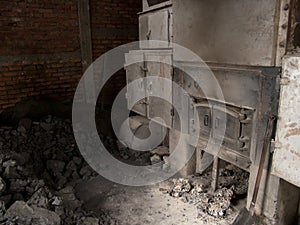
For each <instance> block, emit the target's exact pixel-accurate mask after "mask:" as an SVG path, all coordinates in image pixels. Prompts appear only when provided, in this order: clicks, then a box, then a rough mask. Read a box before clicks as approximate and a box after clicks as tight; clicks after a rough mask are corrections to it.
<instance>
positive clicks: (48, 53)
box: [0, 0, 141, 112]
mask: <svg viewBox="0 0 300 225" xmlns="http://www.w3.org/2000/svg"><path fill="white" fill-rule="evenodd" d="M140 2H141V1H140V0H126V1H124V0H101V1H98V0H91V1H90V8H91V28H92V46H93V56H94V59H95V58H96V57H98V56H100V55H101V54H103V53H104V52H105V51H107V50H109V49H111V48H113V47H115V46H118V45H120V44H124V43H127V42H129V41H133V40H136V39H137V36H138V35H137V31H138V26H137V20H138V19H137V12H138V11H140V7H141V6H140V4H141V3H140ZM0 4H1V10H0V14H1V15H0V32H1V35H0V112H1V111H2V110H3V109H5V108H8V107H10V106H13V105H14V104H15V103H17V102H18V101H20V100H22V99H24V98H27V97H31V96H41V95H43V96H44V95H46V96H49V97H52V98H55V99H59V100H63V99H68V98H71V97H72V96H73V94H74V91H75V88H76V86H77V83H78V81H79V79H80V77H81V76H82V64H81V52H80V40H79V21H78V5H77V4H78V1H77V0H25V1H20V0H0ZM124 80H125V78H124V77H122V76H121V77H120V76H119V78H117V79H115V81H114V82H116V83H120V84H122V82H124ZM111 87H114V89H113V90H112V91H110V90H109V89H108V90H107V92H108V93H110V94H111V95H113V94H114V93H115V89H116V88H115V85H111Z"/></svg>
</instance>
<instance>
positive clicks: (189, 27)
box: [126, 0, 299, 217]
mask: <svg viewBox="0 0 300 225" xmlns="http://www.w3.org/2000/svg"><path fill="white" fill-rule="evenodd" d="M297 3H298V1H290V0H276V1H274V0H251V1H243V0H229V1H224V0H214V1H202V0H184V1H183V0H173V1H162V0H160V1H159V0H156V1H154V0H143V11H142V12H141V13H140V14H139V33H140V40H162V41H165V42H164V44H158V45H156V44H155V43H150V44H147V43H142V44H141V46H140V49H139V50H135V51H131V52H129V53H128V54H127V55H126V60H127V62H130V61H131V59H132V58H135V59H136V58H140V59H141V61H142V62H141V63H139V64H133V65H129V66H127V67H126V72H127V82H128V83H130V82H131V81H133V80H135V79H138V78H144V77H148V76H160V77H165V78H168V79H171V80H172V81H174V82H176V83H177V84H178V85H180V86H181V87H183V88H184V89H185V90H186V91H187V93H188V94H189V96H190V97H192V101H190V100H188V99H182V98H181V99H178V98H176V96H177V95H176V93H174V90H173V91H172V90H170V95H172V97H171V98H172V101H173V102H174V101H182V102H184V103H185V104H186V107H187V110H188V116H189V118H188V121H192V120H193V117H194V115H198V116H199V122H200V138H199V142H198V145H197V150H196V154H195V156H194V157H193V158H192V159H191V160H190V162H189V164H188V165H187V166H186V168H185V169H184V171H183V172H185V173H187V174H189V173H193V172H201V167H202V165H201V163H202V160H201V158H202V157H203V151H204V150H205V146H206V145H207V141H208V139H209V138H213V139H214V138H215V139H218V129H219V128H220V127H222V126H225V125H226V130H225V135H224V139H223V142H222V146H221V150H220V151H219V152H218V154H217V155H215V154H214V152H209V150H207V149H206V151H208V153H210V154H213V155H214V158H215V160H214V168H215V169H217V168H218V159H222V160H224V161H226V162H229V163H231V164H234V165H236V166H238V167H240V168H242V169H244V170H246V171H248V172H250V182H249V191H248V193H251V192H252V190H253V182H251V181H253V179H254V177H255V176H256V171H257V165H258V163H257V162H258V161H259V159H260V153H261V151H262V146H263V141H264V135H265V130H266V126H267V115H268V114H270V113H272V114H277V110H278V97H279V90H280V78H281V72H282V71H281V70H282V69H281V68H282V58H283V56H284V55H286V54H287V52H289V51H292V50H293V49H294V47H295V45H296V44H295V43H296V41H295V38H296V35H295V29H296V26H295V23H296V21H295V16H293V15H294V14H295V12H294V10H292V9H293V8H295V7H292V6H293V4H294V5H295V4H297ZM298 39H299V37H298ZM173 43H176V44H178V45H181V46H184V47H186V48H188V49H190V50H192V51H193V52H194V53H196V54H197V55H199V56H200V57H201V58H202V59H203V60H204V61H205V62H206V63H207V65H208V66H209V68H210V69H211V71H212V72H213V74H214V76H215V77H216V79H217V81H218V83H219V85H220V87H221V89H222V92H223V95H224V100H225V102H220V99H218V98H216V96H215V95H214V92H213V91H211V92H210V91H208V93H205V95H204V94H203V92H202V90H201V88H200V87H199V85H198V84H197V83H196V82H195V81H193V80H192V79H191V78H190V77H189V76H188V75H187V74H186V73H185V72H183V71H182V70H180V69H178V68H174V67H172V66H170V65H169V64H173V63H174V61H176V60H177V59H176V57H175V56H174V52H173V50H174V49H173ZM155 58H157V59H159V60H160V62H161V63H154V62H152V61H151V59H152V60H153V59H155ZM176 63H177V64H181V65H182V67H184V68H185V71H193V72H195V71H196V73H197V71H198V72H199V76H201V74H202V73H203V71H202V70H203V68H202V67H201V65H197V64H195V63H193V62H190V61H188V60H187V61H180V62H179V61H177V62H176ZM200 80H201V82H202V85H204V86H205V85H207V86H209V85H210V84H209V82H208V81H206V80H205V77H204V78H203V79H201V78H200ZM148 88H149V87H147V84H146V85H141V86H140V89H141V90H140V91H142V92H145V93H147V90H148ZM214 88H215V87H214V86H211V87H210V89H211V90H214ZM128 96H130V95H128ZM208 100H209V101H210V104H208ZM128 101H129V102H130V101H131V99H130V97H129V99H128ZM132 110H133V111H134V112H135V113H137V114H139V115H142V116H144V117H147V118H148V119H151V118H155V117H161V118H163V119H164V121H165V125H166V126H167V127H168V128H169V140H170V141H169V145H170V146H169V147H170V151H172V149H173V148H174V147H173V143H176V140H177V138H178V132H177V126H178V123H179V122H178V117H177V116H176V113H174V110H173V109H172V105H171V104H168V103H166V102H163V101H161V100H160V99H157V98H151V97H149V98H145V99H143V100H142V101H140V102H139V103H138V104H136V105H135V106H134V108H133V109H132ZM222 113H226V121H220V117H219V115H220V114H222ZM186 132H188V133H192V132H193V125H191V123H189V125H188V128H187V131H186ZM269 156H271V153H270V154H269ZM183 157H184V156H183ZM267 167H268V165H266V168H267ZM265 173H266V174H265V178H264V180H265V181H264V182H266V183H272V185H273V184H274V182H275V181H274V179H275V178H274V179H273V178H268V179H267V178H266V177H268V175H267V172H266V171H265ZM272 179H273V180H272ZM266 180H267V181H266ZM265 188H266V190H268V185H265V187H263V188H262V191H261V192H260V195H261V197H260V199H261V200H260V202H259V203H258V206H257V208H258V209H257V210H258V212H262V211H264V214H265V215H267V216H268V217H272V216H273V215H275V214H276V213H277V212H275V211H276V209H275V207H274V209H271V207H269V208H268V207H267V206H268V204H269V202H268V201H269V200H268V199H274V198H276V197H274V196H271V195H274V193H270V192H268V191H265V192H264V190H265ZM275 188H276V187H275ZM263 192H264V193H263ZM268 195H270V196H268ZM264 198H267V200H263V199H264ZM270 202H271V200H270ZM248 204H249V202H248ZM270 204H271V203H270ZM263 205H264V206H263ZM270 215H271V216H270Z"/></svg>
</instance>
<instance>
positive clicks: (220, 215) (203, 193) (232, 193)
mask: <svg viewBox="0 0 300 225" xmlns="http://www.w3.org/2000/svg"><path fill="white" fill-rule="evenodd" d="M248 180H249V174H248V173H247V172H245V171H243V170H241V169H240V168H238V167H235V166H233V165H227V166H226V167H225V168H222V169H221V170H220V176H219V189H218V190H216V191H215V192H211V187H210V183H211V172H207V173H206V174H204V175H203V176H201V177H199V178H196V177H191V178H178V179H172V180H171V181H170V183H169V188H168V189H167V190H162V191H164V192H165V193H168V194H169V195H170V196H172V197H174V198H179V199H180V200H181V201H183V202H185V203H189V204H192V205H194V206H195V207H196V208H197V209H198V217H199V218H201V219H202V220H206V221H209V222H214V223H216V222H217V221H218V219H224V218H226V217H228V218H232V217H231V215H232V213H233V211H234V209H233V207H232V201H233V200H237V199H239V198H243V197H245V195H246V194H247V189H248Z"/></svg>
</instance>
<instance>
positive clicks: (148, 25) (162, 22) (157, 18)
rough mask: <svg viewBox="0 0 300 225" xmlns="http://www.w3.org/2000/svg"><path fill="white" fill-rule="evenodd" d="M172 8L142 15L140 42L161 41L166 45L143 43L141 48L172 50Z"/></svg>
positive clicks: (140, 19) (140, 18)
mask: <svg viewBox="0 0 300 225" xmlns="http://www.w3.org/2000/svg"><path fill="white" fill-rule="evenodd" d="M171 23H172V8H170V7H169V8H163V9H160V10H157V11H150V12H147V13H145V14H141V15H140V17H139V26H140V27H139V31H140V40H160V41H165V42H168V43H167V44H165V43H163V44H162V43H159V44H156V43H153V42H152V43H150V44H149V43H141V46H140V47H141V48H170V47H171V41H172V29H171V27H172V24H171Z"/></svg>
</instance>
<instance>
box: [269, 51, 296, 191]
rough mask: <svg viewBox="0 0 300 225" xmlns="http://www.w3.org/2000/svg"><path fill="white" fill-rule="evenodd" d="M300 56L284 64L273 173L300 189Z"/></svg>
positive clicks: (290, 57) (285, 61)
mask: <svg viewBox="0 0 300 225" xmlns="http://www.w3.org/2000/svg"><path fill="white" fill-rule="evenodd" d="M299 87H300V55H297V56H288V57H285V58H284V60H283V74H282V80H281V91H280V100H279V115H278V122H277V132H276V142H275V154H274V158H273V173H274V174H275V175H277V176H279V177H281V178H283V179H285V180H287V181H288V182H290V183H292V184H294V185H296V186H298V187H300V167H299V165H300V111H299V109H300V88H299Z"/></svg>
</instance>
